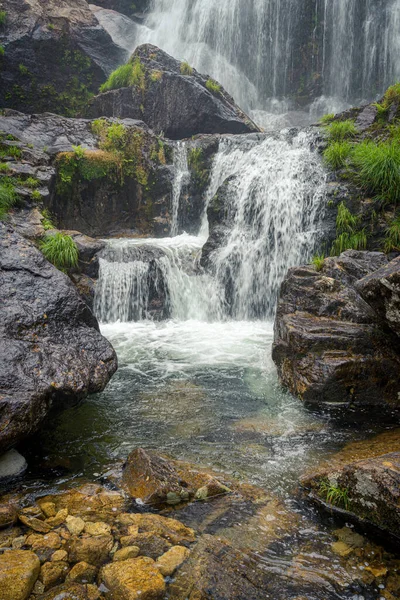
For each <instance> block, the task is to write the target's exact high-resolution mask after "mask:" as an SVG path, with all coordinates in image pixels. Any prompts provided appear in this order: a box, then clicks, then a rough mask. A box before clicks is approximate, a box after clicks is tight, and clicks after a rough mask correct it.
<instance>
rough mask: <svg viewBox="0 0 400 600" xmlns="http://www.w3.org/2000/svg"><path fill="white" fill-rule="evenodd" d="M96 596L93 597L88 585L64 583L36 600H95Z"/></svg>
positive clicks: (97, 596)
mask: <svg viewBox="0 0 400 600" xmlns="http://www.w3.org/2000/svg"><path fill="white" fill-rule="evenodd" d="M97 598H99V595H98V594H95V595H93V590H92V589H91V587H90V586H89V585H81V584H80V583H72V582H71V583H64V584H62V585H58V586H57V587H55V588H52V589H51V590H49V591H48V592H46V593H45V594H43V595H42V596H39V598H38V600H97Z"/></svg>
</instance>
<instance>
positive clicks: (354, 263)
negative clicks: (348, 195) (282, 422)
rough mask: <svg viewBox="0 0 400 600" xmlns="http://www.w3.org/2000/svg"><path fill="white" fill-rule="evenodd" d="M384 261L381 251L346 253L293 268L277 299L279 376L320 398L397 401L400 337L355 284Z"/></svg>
mask: <svg viewBox="0 0 400 600" xmlns="http://www.w3.org/2000/svg"><path fill="white" fill-rule="evenodd" d="M386 263H387V258H386V256H385V255H384V254H382V253H378V252H356V251H354V250H350V251H347V252H345V253H343V254H342V255H341V256H340V257H334V258H328V259H326V260H325V261H324V265H323V267H322V270H321V271H320V272H317V271H316V269H315V267H313V266H307V267H296V268H294V269H290V270H289V272H288V274H287V276H286V278H285V280H284V282H283V283H282V286H281V290H280V296H279V301H278V307H277V313H276V319H275V335H274V344H273V352H272V357H273V360H274V362H275V364H276V365H277V368H278V374H279V377H280V379H281V381H282V382H283V383H284V385H286V386H287V387H288V388H289V390H290V391H291V392H292V393H293V394H295V395H296V396H298V397H300V398H301V399H302V400H304V401H305V402H308V403H312V404H318V405H336V406H340V405H341V406H374V405H375V406H384V405H386V406H390V407H393V406H394V407H397V406H400V397H399V392H400V385H399V379H398V373H399V369H400V351H399V350H400V345H399V343H398V341H397V338H396V336H395V335H394V334H391V333H390V332H389V331H386V330H385V329H384V328H382V326H381V323H380V319H379V318H378V316H377V314H376V313H375V312H374V310H373V309H372V308H371V306H369V304H367V302H366V301H365V300H364V299H363V298H362V297H361V295H360V294H359V292H358V291H357V289H356V283H357V281H358V280H359V279H362V278H364V277H365V276H367V275H369V274H371V273H373V272H374V271H376V270H377V269H379V268H380V267H382V265H385V264H386Z"/></svg>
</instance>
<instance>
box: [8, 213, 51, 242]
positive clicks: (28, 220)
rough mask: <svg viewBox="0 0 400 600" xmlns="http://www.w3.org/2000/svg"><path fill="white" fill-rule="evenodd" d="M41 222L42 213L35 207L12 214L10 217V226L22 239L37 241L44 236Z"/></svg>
mask: <svg viewBox="0 0 400 600" xmlns="http://www.w3.org/2000/svg"><path fill="white" fill-rule="evenodd" d="M42 220H43V216H42V213H41V212H40V211H39V209H38V208H36V207H35V208H28V209H22V210H19V211H18V212H14V213H13V214H12V215H11V218H10V224H11V225H12V227H13V228H14V229H15V231H16V232H17V233H19V234H20V235H22V236H23V237H25V238H28V239H30V240H38V239H40V238H42V237H43V236H44V234H45V230H44V227H43V225H42Z"/></svg>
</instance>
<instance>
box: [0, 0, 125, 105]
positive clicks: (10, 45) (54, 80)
mask: <svg viewBox="0 0 400 600" xmlns="http://www.w3.org/2000/svg"><path fill="white" fill-rule="evenodd" d="M4 10H5V11H6V13H7V15H6V21H5V23H4V25H2V26H0V45H2V46H3V47H4V56H2V57H1V58H0V105H1V106H2V107H11V108H15V109H18V110H23V111H25V112H43V111H45V110H51V111H54V112H57V113H59V114H66V115H69V116H72V115H74V114H76V113H77V112H79V111H80V110H81V109H82V108H83V106H84V105H85V103H86V101H87V100H88V98H89V97H90V95H91V94H92V93H94V92H96V91H97V90H98V88H99V86H100V84H101V83H102V82H103V81H104V80H105V79H106V77H107V75H108V74H109V73H110V72H111V71H112V70H113V69H114V68H115V67H116V66H118V64H121V63H122V62H124V61H125V60H126V59H127V55H126V51H125V50H123V49H122V48H120V47H119V46H117V45H116V44H114V42H113V41H112V39H111V37H110V35H109V34H108V33H107V32H106V31H105V30H104V29H103V28H102V27H101V26H100V24H99V22H98V21H97V19H96V17H95V16H94V14H93V13H92V11H91V10H90V8H89V4H88V3H87V2H86V0H68V1H66V2H63V3H62V5H60V3H59V2H57V1H56V0H34V1H31V0H7V2H6V3H5V6H4Z"/></svg>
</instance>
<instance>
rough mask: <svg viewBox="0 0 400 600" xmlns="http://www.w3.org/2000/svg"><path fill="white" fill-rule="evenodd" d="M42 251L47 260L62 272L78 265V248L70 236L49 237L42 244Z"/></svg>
mask: <svg viewBox="0 0 400 600" xmlns="http://www.w3.org/2000/svg"><path fill="white" fill-rule="evenodd" d="M40 250H41V251H42V253H43V255H44V256H45V258H47V260H48V261H49V262H51V263H52V264H53V265H54V266H55V267H57V269H59V270H60V271H66V270H68V269H71V268H73V267H76V266H77V264H78V258H79V253H78V248H77V245H76V243H75V242H74V240H73V239H72V237H71V236H69V235H65V234H63V233H56V234H55V235H52V236H49V237H47V238H46V239H45V240H44V241H43V242H42V243H41V244H40Z"/></svg>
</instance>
